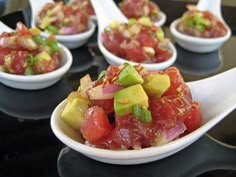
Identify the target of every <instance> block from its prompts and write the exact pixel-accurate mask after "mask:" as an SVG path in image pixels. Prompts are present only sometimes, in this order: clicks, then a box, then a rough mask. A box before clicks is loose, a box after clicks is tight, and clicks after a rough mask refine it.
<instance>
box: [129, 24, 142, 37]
mask: <svg viewBox="0 0 236 177" xmlns="http://www.w3.org/2000/svg"><path fill="white" fill-rule="evenodd" d="M141 29H142V27H141V26H140V25H139V24H133V25H131V26H130V28H129V32H130V33H131V34H132V35H137V34H139V33H140V31H141Z"/></svg>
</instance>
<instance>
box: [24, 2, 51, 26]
mask: <svg viewBox="0 0 236 177" xmlns="http://www.w3.org/2000/svg"><path fill="white" fill-rule="evenodd" d="M53 2H54V1H53V0H29V3H30V7H31V26H35V21H34V20H35V17H36V16H37V15H38V13H39V11H40V10H41V9H42V8H43V6H44V5H45V4H47V3H53Z"/></svg>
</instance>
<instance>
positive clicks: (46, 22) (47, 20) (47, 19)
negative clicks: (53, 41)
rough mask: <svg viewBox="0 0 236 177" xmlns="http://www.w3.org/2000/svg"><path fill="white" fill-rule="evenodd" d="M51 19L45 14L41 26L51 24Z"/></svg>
mask: <svg viewBox="0 0 236 177" xmlns="http://www.w3.org/2000/svg"><path fill="white" fill-rule="evenodd" d="M50 23H51V19H50V17H49V16H45V17H44V18H43V20H42V22H41V25H40V28H41V29H45V28H46V27H47V26H48V25H50Z"/></svg>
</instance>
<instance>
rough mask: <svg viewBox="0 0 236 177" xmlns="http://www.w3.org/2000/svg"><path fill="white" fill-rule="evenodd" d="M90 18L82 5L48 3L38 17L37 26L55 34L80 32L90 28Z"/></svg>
mask: <svg viewBox="0 0 236 177" xmlns="http://www.w3.org/2000/svg"><path fill="white" fill-rule="evenodd" d="M89 18H90V16H89V14H87V13H86V12H85V11H84V10H83V9H82V7H80V6H75V7H73V6H69V5H65V4H63V2H55V3H47V4H46V5H45V6H44V7H43V9H42V10H41V11H40V12H39V14H38V16H37V17H36V26H37V27H38V28H40V29H42V30H43V31H46V32H47V33H49V34H54V35H72V34H79V33H82V32H85V31H87V30H88V29H89V27H88V26H89Z"/></svg>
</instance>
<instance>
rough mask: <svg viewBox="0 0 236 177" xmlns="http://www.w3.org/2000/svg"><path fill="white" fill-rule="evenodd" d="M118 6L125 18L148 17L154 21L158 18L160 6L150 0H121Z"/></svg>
mask: <svg viewBox="0 0 236 177" xmlns="http://www.w3.org/2000/svg"><path fill="white" fill-rule="evenodd" d="M119 8H120V10H121V11H122V13H123V14H124V15H125V16H126V17H127V18H135V19H139V18H141V17H149V18H150V19H151V21H152V22H154V23H155V22H157V21H159V20H160V8H159V6H158V5H157V4H156V3H154V2H153V1H150V0H123V1H121V2H120V3H119Z"/></svg>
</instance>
